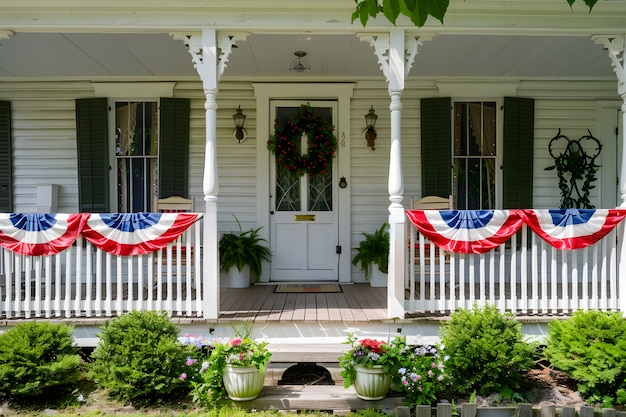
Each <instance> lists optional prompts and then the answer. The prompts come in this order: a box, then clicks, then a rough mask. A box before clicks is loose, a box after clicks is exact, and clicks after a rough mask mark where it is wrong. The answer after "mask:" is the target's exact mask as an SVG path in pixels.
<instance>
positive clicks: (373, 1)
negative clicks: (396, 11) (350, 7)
mask: <svg viewBox="0 0 626 417" xmlns="http://www.w3.org/2000/svg"><path fill="white" fill-rule="evenodd" d="M386 1H389V0H386ZM364 3H365V4H367V10H368V13H369V14H370V16H372V17H376V15H377V14H378V12H379V11H380V8H379V7H378V1H377V0H365V2H364Z"/></svg>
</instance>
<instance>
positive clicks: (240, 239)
mask: <svg viewBox="0 0 626 417" xmlns="http://www.w3.org/2000/svg"><path fill="white" fill-rule="evenodd" d="M233 217H235V216H233ZM235 220H236V221H237V225H238V226H239V233H224V234H223V235H222V237H221V238H220V241H219V252H220V267H221V269H222V270H223V271H224V272H225V273H226V281H227V282H226V284H227V285H225V286H228V287H231V288H245V287H247V286H249V285H250V275H251V274H255V275H256V277H257V278H259V277H260V276H261V265H262V263H263V261H269V260H270V259H271V256H272V252H271V251H270V250H269V248H268V247H267V246H265V245H264V244H263V242H267V240H265V239H264V238H262V237H261V236H259V231H260V230H261V229H262V228H261V227H259V228H256V229H250V230H247V231H245V232H244V231H243V230H242V228H241V223H240V222H239V219H237V217H235Z"/></svg>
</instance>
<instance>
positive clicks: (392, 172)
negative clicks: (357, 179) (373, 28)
mask: <svg viewBox="0 0 626 417" xmlns="http://www.w3.org/2000/svg"><path fill="white" fill-rule="evenodd" d="M359 36H360V37H361V39H362V40H365V41H368V42H369V43H370V45H372V46H373V47H374V49H375V51H374V53H375V54H376V56H377V57H378V62H379V64H380V67H381V69H382V70H383V73H384V74H385V77H386V78H387V84H388V91H389V96H390V98H391V103H390V105H389V110H390V111H391V147H390V151H389V179H388V185H387V188H388V191H389V201H390V204H389V226H390V228H389V232H390V239H391V240H390V251H389V275H388V281H387V317H388V318H401V319H402V318H404V312H405V307H404V298H405V297H404V277H405V274H406V244H407V237H406V229H405V219H406V216H405V214H404V206H403V205H402V199H403V198H404V176H403V173H402V93H403V91H404V79H405V77H406V76H407V75H408V73H409V71H410V70H411V66H412V65H413V61H414V59H415V55H417V48H418V45H421V41H423V40H424V36H421V37H418V36H416V35H408V34H405V32H404V30H402V29H392V30H391V31H390V32H389V33H388V34H386V33H384V34H359ZM431 38H432V35H429V36H427V37H426V40H429V39H431Z"/></svg>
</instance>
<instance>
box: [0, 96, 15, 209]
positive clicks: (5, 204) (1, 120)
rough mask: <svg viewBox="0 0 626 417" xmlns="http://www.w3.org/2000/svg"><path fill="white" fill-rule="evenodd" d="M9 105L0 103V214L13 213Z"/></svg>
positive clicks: (4, 102)
mask: <svg viewBox="0 0 626 417" xmlns="http://www.w3.org/2000/svg"><path fill="white" fill-rule="evenodd" d="M12 172H13V164H12V162H11V103H10V102H8V101H0V213H10V212H12V211H13V175H12Z"/></svg>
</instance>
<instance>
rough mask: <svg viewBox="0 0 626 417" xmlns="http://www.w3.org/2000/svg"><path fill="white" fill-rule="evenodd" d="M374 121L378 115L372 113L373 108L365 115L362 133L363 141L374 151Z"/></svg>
mask: <svg viewBox="0 0 626 417" xmlns="http://www.w3.org/2000/svg"><path fill="white" fill-rule="evenodd" d="M376 120H378V115H377V114H376V112H375V111H374V106H372V107H371V108H370V111H369V112H368V113H367V114H366V115H365V131H364V132H363V139H365V142H367V146H368V147H370V148H372V150H373V151H375V150H376V143H375V141H376V129H374V128H375V127H376Z"/></svg>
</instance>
